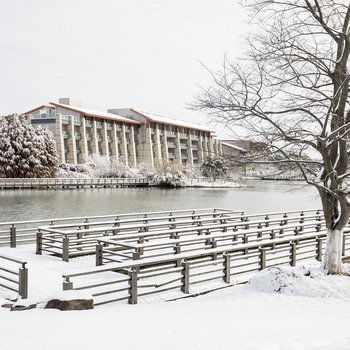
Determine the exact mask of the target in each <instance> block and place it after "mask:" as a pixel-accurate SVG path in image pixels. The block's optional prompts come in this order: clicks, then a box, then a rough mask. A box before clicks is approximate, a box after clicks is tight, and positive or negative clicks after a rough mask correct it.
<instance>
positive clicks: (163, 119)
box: [131, 108, 214, 133]
mask: <svg viewBox="0 0 350 350" xmlns="http://www.w3.org/2000/svg"><path fill="white" fill-rule="evenodd" d="M131 110H132V111H134V112H136V113H138V114H141V115H142V116H144V117H145V118H147V119H149V120H150V121H152V122H156V123H162V124H170V125H177V126H182V127H185V128H189V129H196V130H203V131H209V132H211V133H213V132H214V130H212V129H209V128H208V127H206V126H203V125H200V124H196V123H193V122H188V121H185V120H181V119H177V118H173V117H167V116H164V115H161V114H155V113H150V112H145V111H141V110H139V109H134V108H132V109H131Z"/></svg>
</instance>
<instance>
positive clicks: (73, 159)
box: [67, 115, 78, 164]
mask: <svg viewBox="0 0 350 350" xmlns="http://www.w3.org/2000/svg"><path fill="white" fill-rule="evenodd" d="M69 122H70V124H69V127H68V130H69V137H68V140H67V144H68V149H69V151H68V153H67V162H68V163H71V164H77V162H78V161H77V146H76V140H75V127H74V116H72V115H71V116H70V121H69Z"/></svg>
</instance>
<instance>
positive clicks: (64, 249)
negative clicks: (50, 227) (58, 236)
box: [62, 236, 69, 262]
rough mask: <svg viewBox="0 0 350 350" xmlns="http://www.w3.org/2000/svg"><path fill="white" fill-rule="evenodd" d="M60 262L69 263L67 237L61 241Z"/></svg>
mask: <svg viewBox="0 0 350 350" xmlns="http://www.w3.org/2000/svg"><path fill="white" fill-rule="evenodd" d="M62 260H63V261H66V262H68V261H69V238H68V237H67V236H64V237H63V239H62Z"/></svg>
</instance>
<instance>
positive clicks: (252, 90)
mask: <svg viewBox="0 0 350 350" xmlns="http://www.w3.org/2000/svg"><path fill="white" fill-rule="evenodd" d="M242 3H243V4H245V5H246V6H247V7H248V9H250V10H251V13H250V15H251V17H250V18H251V19H252V23H253V24H256V27H253V28H254V29H255V31H253V33H251V34H250V35H249V36H247V48H248V50H247V52H246V53H245V55H244V56H243V57H242V59H238V60H235V61H231V62H230V61H229V60H225V62H224V65H223V67H222V69H221V70H220V71H218V72H217V73H212V77H213V79H214V82H213V84H212V86H211V87H209V88H208V89H204V90H203V93H202V95H201V96H199V98H198V100H197V104H196V106H195V107H196V108H197V109H199V110H207V111H208V112H209V113H210V114H211V115H212V116H213V117H214V119H216V120H218V121H220V122H222V123H223V124H225V126H227V125H229V126H230V127H231V128H232V129H235V130H238V129H239V130H241V128H243V129H245V132H244V134H245V135H249V136H250V138H252V139H254V140H255V141H262V142H264V143H265V144H266V145H267V147H266V150H265V152H263V153H265V154H262V155H261V156H262V157H260V159H259V158H258V157H256V158H255V159H254V162H255V163H266V160H265V159H264V158H263V157H264V156H265V155H266V154H271V153H275V154H278V155H280V156H281V158H280V159H279V160H277V161H275V162H276V163H278V164H281V163H282V162H283V163H285V164H295V165H296V166H297V168H298V169H299V172H300V174H301V175H302V176H303V177H304V179H305V181H306V182H307V183H308V184H310V185H313V186H315V187H316V188H317V190H318V192H319V195H320V198H321V201H322V206H323V211H324V217H325V221H326V226H327V245H326V249H325V254H324V268H325V270H326V271H328V272H329V273H330V274H340V273H342V244H343V232H344V229H345V227H346V226H347V225H348V222H349V218H350V202H349V196H350V186H349V184H350V159H349V153H348V146H349V135H350V114H349V92H350V88H349V86H350V85H349V82H350V78H349V77H350V74H349V63H350V2H349V1H344V0H332V1H323V0H279V1H275V0H242ZM308 155H312V156H313V158H314V159H315V160H310V159H309V158H308V157H307V156H308ZM268 162H269V163H271V161H270V160H268Z"/></svg>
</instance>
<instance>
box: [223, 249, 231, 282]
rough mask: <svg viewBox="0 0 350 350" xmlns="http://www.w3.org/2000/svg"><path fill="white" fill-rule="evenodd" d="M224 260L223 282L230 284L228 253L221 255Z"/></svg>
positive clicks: (229, 257) (229, 258)
mask: <svg viewBox="0 0 350 350" xmlns="http://www.w3.org/2000/svg"><path fill="white" fill-rule="evenodd" d="M223 258H224V281H225V282H226V283H231V256H230V254H229V253H224V254H223Z"/></svg>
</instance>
